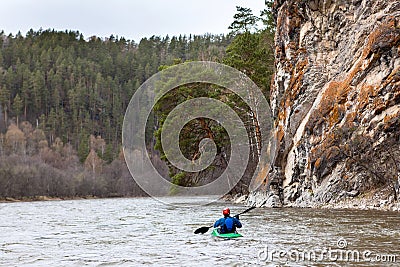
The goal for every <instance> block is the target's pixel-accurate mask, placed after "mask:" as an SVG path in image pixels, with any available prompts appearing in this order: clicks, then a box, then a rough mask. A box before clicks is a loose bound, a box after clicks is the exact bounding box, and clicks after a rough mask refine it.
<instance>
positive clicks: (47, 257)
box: [0, 197, 400, 267]
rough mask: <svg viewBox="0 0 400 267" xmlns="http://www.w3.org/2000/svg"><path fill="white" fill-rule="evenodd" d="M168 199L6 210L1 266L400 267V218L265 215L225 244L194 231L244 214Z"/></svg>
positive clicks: (341, 213) (0, 217)
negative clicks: (229, 215)
mask: <svg viewBox="0 0 400 267" xmlns="http://www.w3.org/2000/svg"><path fill="white" fill-rule="evenodd" d="M161 200H163V199H161ZM164 200H166V201H165V202H170V203H171V202H172V203H175V204H177V205H167V204H164V203H163V202H160V201H158V200H154V199H151V198H129V199H93V200H71V201H44V202H17V203H0V266H7V267H8V266H400V229H399V225H400V224H399V223H400V216H399V215H400V214H399V213H392V212H380V211H349V210H314V209H294V208H283V209H266V208H258V209H254V210H252V211H250V212H249V213H247V214H244V215H242V216H241V217H240V220H241V221H242V223H243V228H242V229H240V232H241V233H242V234H243V236H244V237H242V238H240V239H231V240H223V239H219V238H215V237H211V235H210V233H207V234H204V235H195V234H193V231H194V230H195V229H196V228H198V227H201V226H208V225H210V224H211V223H212V222H214V221H215V220H216V219H218V217H220V214H221V210H222V209H223V207H225V206H227V205H229V206H230V207H231V212H232V213H236V212H240V211H243V210H244V209H246V207H244V206H241V205H238V204H231V203H226V202H222V201H221V202H214V203H211V204H209V205H206V206H198V205H197V204H198V203H199V201H204V198H202V199H200V198H198V197H196V198H183V197H176V198H168V199H167V198H165V199H164ZM209 232H211V230H210V231H209Z"/></svg>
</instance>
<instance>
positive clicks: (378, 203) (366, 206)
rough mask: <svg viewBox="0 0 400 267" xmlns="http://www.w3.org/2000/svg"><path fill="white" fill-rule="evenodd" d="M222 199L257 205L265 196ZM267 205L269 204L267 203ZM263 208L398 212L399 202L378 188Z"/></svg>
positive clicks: (387, 189) (304, 199) (391, 194)
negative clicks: (335, 197) (334, 198)
mask: <svg viewBox="0 0 400 267" xmlns="http://www.w3.org/2000/svg"><path fill="white" fill-rule="evenodd" d="M223 199H224V200H226V201H232V202H234V203H240V204H246V205H254V204H255V205H259V204H260V203H263V202H264V200H265V199H266V196H265V194H263V193H260V192H258V193H255V194H252V195H236V196H226V197H224V198H223ZM267 203H271V202H269V201H267ZM265 206H268V207H276V208H279V207H282V208H312V209H350V210H380V211H397V212H398V211H400V202H399V201H398V200H397V201H396V200H395V197H394V196H393V189H392V188H391V187H389V186H386V187H382V188H378V189H375V190H372V191H369V192H367V193H361V194H353V195H352V194H347V195H343V196H339V197H338V199H337V200H335V201H332V202H328V203H321V202H318V201H316V200H315V199H313V198H312V197H311V196H310V198H302V199H297V200H296V201H294V202H290V203H283V205H282V204H280V205H273V206H270V205H268V204H267V205H265Z"/></svg>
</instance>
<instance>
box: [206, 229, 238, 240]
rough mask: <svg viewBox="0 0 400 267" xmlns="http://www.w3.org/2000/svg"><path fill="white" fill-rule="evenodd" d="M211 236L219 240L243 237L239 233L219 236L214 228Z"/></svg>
mask: <svg viewBox="0 0 400 267" xmlns="http://www.w3.org/2000/svg"><path fill="white" fill-rule="evenodd" d="M211 235H212V236H216V237H220V238H237V237H243V236H242V235H241V234H239V233H228V234H220V233H218V230H217V229H216V228H215V229H214V230H213V231H212V233H211Z"/></svg>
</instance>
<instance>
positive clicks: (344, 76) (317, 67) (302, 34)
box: [249, 0, 400, 207]
mask: <svg viewBox="0 0 400 267" xmlns="http://www.w3.org/2000/svg"><path fill="white" fill-rule="evenodd" d="M274 12H275V15H276V23H277V31H276V36H275V52H276V54H275V57H276V58H275V67H276V72H275V76H274V80H273V84H272V91H271V108H272V112H273V115H274V119H275V133H274V134H275V141H276V150H275V155H274V157H273V160H272V163H271V164H270V166H268V169H269V172H267V175H265V174H260V175H259V177H258V179H259V181H261V180H262V181H263V186H262V187H259V188H258V190H255V191H254V192H253V193H252V194H251V195H250V197H249V200H250V202H254V201H257V202H261V201H263V199H265V198H268V202H267V205H269V206H281V205H292V206H293V205H294V206H314V205H315V204H318V205H320V204H322V205H324V204H329V205H330V204H332V205H334V204H335V203H344V202H345V203H349V205H350V206H352V207H353V206H356V205H364V206H368V205H374V206H376V207H378V206H380V205H392V206H393V205H396V204H395V203H396V200H397V199H398V193H399V192H398V182H399V179H400V145H399V144H400V56H399V54H400V2H398V1H397V0H350V1H347V0H320V1H318V0H309V1H305V0H301V1H292V0H287V1H284V0H276V1H275V4H274ZM365 199H367V201H364V202H363V200H365ZM371 200H372V202H369V201H371ZM367 202H369V203H370V204H368V203H367ZM361 207H363V206H361Z"/></svg>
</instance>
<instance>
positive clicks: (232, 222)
mask: <svg viewBox="0 0 400 267" xmlns="http://www.w3.org/2000/svg"><path fill="white" fill-rule="evenodd" d="M222 214H223V215H224V218H221V219H219V220H218V221H216V222H215V223H214V228H216V227H218V226H219V229H218V232H219V233H220V234H228V233H236V228H242V224H241V223H240V221H239V215H236V216H235V217H231V216H230V215H231V211H230V209H229V208H225V209H224V210H223V211H222Z"/></svg>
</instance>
